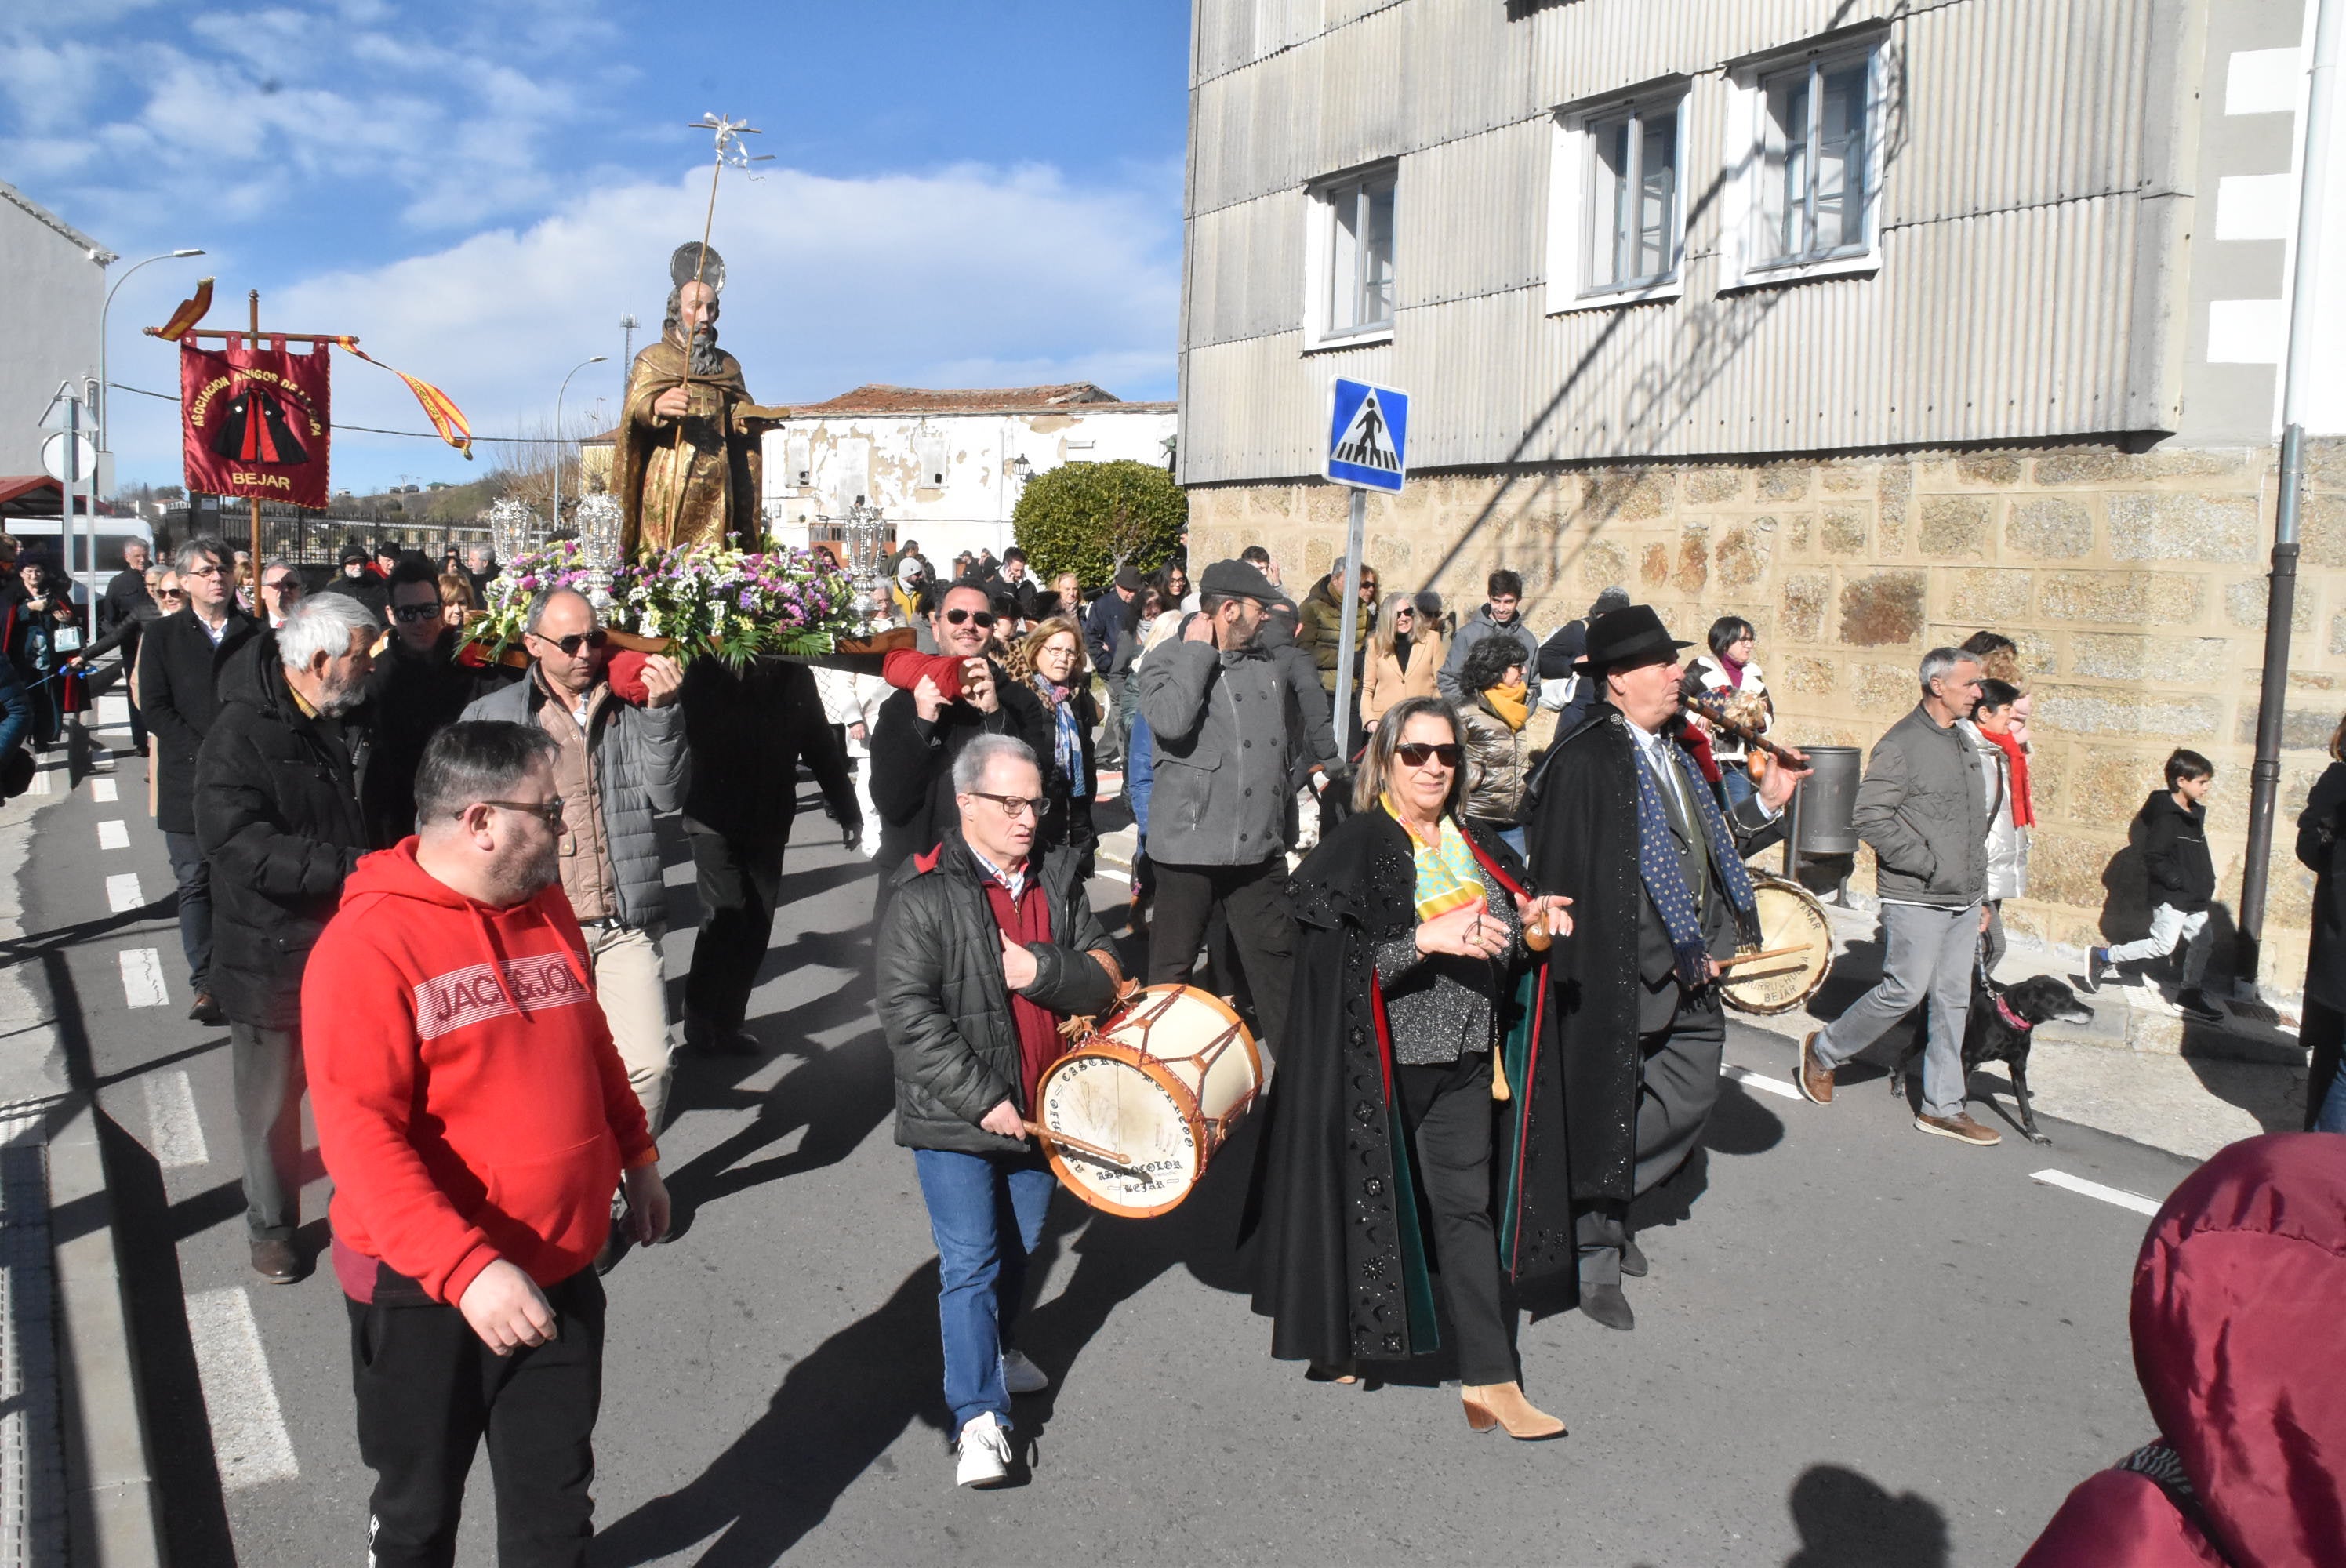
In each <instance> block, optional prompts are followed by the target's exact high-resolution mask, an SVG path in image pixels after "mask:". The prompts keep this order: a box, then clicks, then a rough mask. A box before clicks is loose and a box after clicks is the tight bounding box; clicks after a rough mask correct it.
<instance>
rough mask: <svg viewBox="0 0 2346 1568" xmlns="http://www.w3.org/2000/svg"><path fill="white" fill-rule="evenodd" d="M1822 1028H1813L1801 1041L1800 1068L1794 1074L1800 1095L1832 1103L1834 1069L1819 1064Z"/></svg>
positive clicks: (1824, 1102) (1822, 1102) (1824, 1103)
mask: <svg viewBox="0 0 2346 1568" xmlns="http://www.w3.org/2000/svg"><path fill="white" fill-rule="evenodd" d="M1821 1033H1823V1031H1822V1030H1819V1029H1811V1030H1810V1031H1809V1033H1808V1034H1807V1035H1806V1036H1805V1037H1804V1038H1803V1039H1802V1040H1801V1041H1800V1071H1799V1072H1798V1073H1796V1074H1793V1076H1794V1077H1795V1078H1796V1079H1797V1080H1798V1081H1799V1083H1800V1096H1801V1098H1803V1099H1806V1100H1810V1101H1813V1102H1814V1103H1815V1104H1817V1105H1831V1104H1832V1092H1833V1070H1832V1069H1831V1068H1830V1067H1820V1066H1818V1065H1817V1036H1818V1035H1819V1034H1821Z"/></svg>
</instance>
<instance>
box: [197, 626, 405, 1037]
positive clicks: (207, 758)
mask: <svg viewBox="0 0 2346 1568" xmlns="http://www.w3.org/2000/svg"><path fill="white" fill-rule="evenodd" d="M199 635H201V634H200V633H199ZM219 686H220V709H219V717H218V718H215V719H213V721H212V727H211V732H210V733H209V734H208V735H206V736H205V737H204V744H203V749H202V750H201V751H200V752H199V753H198V754H197V758H196V788H195V820H196V840H197V842H199V844H201V845H202V846H203V850H204V854H205V857H206V858H207V859H209V860H210V861H211V867H212V973H211V989H212V995H213V996H214V997H215V998H216V999H218V1001H219V1004H220V1008H221V1010H222V1011H223V1012H225V1013H227V1014H228V1015H229V1016H230V1018H232V1019H235V1020H236V1021H237V1022H239V1023H250V1024H255V1025H258V1026H259V1027H261V1028H264V1029H291V1028H294V1027H296V1026H298V1025H299V1024H300V1023H301V970H302V967H303V965H304V964H306V963H307V962H309V957H310V949H311V946H312V945H313V944H314V943H315V942H317V940H318V933H319V932H322V931H324V930H325V929H326V922H327V921H330V920H331V919H332V918H333V916H334V909H335V906H336V905H337V904H338V903H340V902H341V901H342V879H343V878H345V877H347V876H349V875H350V873H351V868H352V866H354V865H356V864H358V859H359V857H360V856H361V855H362V854H365V853H366V851H367V841H366V825H365V822H364V821H363V820H362V817H361V815H360V811H359V799H358V787H357V769H356V768H355V767H353V765H352V740H351V738H350V737H351V735H352V734H355V733H356V732H345V731H344V729H343V728H342V726H341V725H339V724H336V723H334V722H333V721H331V720H325V721H322V722H321V721H320V720H317V719H312V718H310V717H309V716H307V715H306V714H304V713H303V712H302V711H301V705H300V704H299V703H297V702H295V701H294V700H293V694H292V692H291V689H289V688H288V687H287V686H286V684H285V672H284V670H283V669H282V668H280V667H279V665H278V662H277V634H276V633H274V632H263V633H261V634H260V636H257V637H254V638H253V639H252V640H251V641H250V642H249V643H247V644H246V645H245V646H244V647H241V648H240V649H238V650H237V652H236V654H235V656H234V657H231V658H230V660H229V662H228V664H227V666H226V667H224V668H223V669H222V670H221V671H220V681H219Z"/></svg>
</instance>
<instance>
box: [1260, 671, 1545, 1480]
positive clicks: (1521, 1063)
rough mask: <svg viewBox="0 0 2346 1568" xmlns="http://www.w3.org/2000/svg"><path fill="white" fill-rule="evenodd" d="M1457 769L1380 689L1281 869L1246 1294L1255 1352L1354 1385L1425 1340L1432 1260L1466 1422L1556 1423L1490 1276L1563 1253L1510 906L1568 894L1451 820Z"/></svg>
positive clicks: (1525, 962) (1461, 788)
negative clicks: (1527, 1373)
mask: <svg viewBox="0 0 2346 1568" xmlns="http://www.w3.org/2000/svg"><path fill="white" fill-rule="evenodd" d="M1464 773H1465V769H1464V759H1463V756H1462V753H1461V749H1460V736H1459V726H1458V719H1457V715H1456V714H1455V712H1454V710H1453V709H1452V708H1451V707H1450V705H1449V704H1448V703H1446V702H1443V701H1442V700H1441V699H1440V698H1438V697H1412V698H1410V699H1409V700H1407V701H1405V702H1402V703H1398V704H1395V705H1394V707H1393V708H1392V709H1390V710H1389V711H1388V712H1387V713H1386V715H1385V718H1384V721H1383V722H1382V723H1381V724H1380V725H1378V727H1377V730H1376V734H1375V736H1374V738H1372V742H1371V744H1370V747H1369V751H1368V755H1367V757H1366V758H1365V759H1363V761H1362V768H1361V772H1360V777H1359V779H1358V781H1357V783H1356V784H1355V787H1354V798H1353V805H1354V813H1355V814H1354V815H1353V816H1352V818H1350V819H1349V820H1346V821H1345V822H1344V823H1343V825H1342V826H1341V827H1339V828H1337V829H1336V830H1334V831H1333V832H1331V834H1330V835H1329V837H1327V838H1326V839H1324V840H1321V844H1320V847H1319V848H1318V849H1317V850H1314V851H1313V852H1312V854H1311V857H1310V858H1309V859H1307V860H1305V861H1304V862H1303V864H1302V865H1301V867H1300V868H1298V870H1297V871H1296V874H1295V879H1294V891H1295V901H1296V918H1297V921H1298V928H1299V937H1298V942H1297V947H1296V964H1295V992H1294V997H1293V1001H1292V1003H1291V1007H1292V1013H1291V1019H1290V1028H1289V1031H1288V1033H1289V1037H1288V1038H1287V1039H1285V1040H1281V1041H1279V1042H1276V1043H1275V1044H1277V1046H1278V1047H1279V1059H1278V1072H1277V1074H1276V1076H1275V1077H1274V1079H1273V1080H1272V1084H1271V1091H1270V1105H1269V1108H1268V1112H1267V1117H1266V1125H1265V1126H1264V1128H1263V1152H1262V1182H1261V1186H1260V1188H1259V1189H1258V1195H1257V1196H1258V1199H1259V1202H1260V1211H1259V1214H1260V1223H1259V1227H1260V1239H1261V1248H1260V1256H1259V1258H1258V1272H1257V1275H1256V1284H1255V1291H1254V1309H1255V1310H1256V1311H1258V1312H1260V1313H1262V1314H1263V1315H1264V1316H1266V1317H1268V1318H1270V1319H1272V1320H1273V1327H1272V1330H1271V1354H1272V1355H1273V1356H1275V1357H1278V1358H1280V1359H1283V1360H1305V1361H1309V1362H1311V1365H1312V1370H1313V1372H1314V1374H1315V1375H1316V1376H1320V1377H1323V1378H1335V1379H1337V1380H1342V1381H1351V1380H1353V1379H1354V1377H1355V1376H1356V1375H1357V1373H1356V1370H1355V1369H1356V1365H1357V1363H1359V1362H1362V1361H1370V1360H1400V1359H1405V1358H1408V1357H1412V1356H1421V1355H1424V1354H1427V1353H1428V1352H1430V1351H1432V1350H1433V1349H1437V1348H1438V1346H1439V1343H1440V1339H1439V1333H1438V1331H1437V1329H1436V1327H1435V1319H1434V1310H1433V1289H1432V1285H1431V1280H1430V1278H1429V1269H1430V1268H1438V1270H1439V1272H1440V1274H1441V1276H1442V1284H1443V1298H1444V1304H1445V1305H1446V1306H1447V1307H1448V1308H1449V1319H1450V1325H1451V1329H1452V1331H1453V1333H1454V1335H1455V1337H1456V1339H1457V1341H1458V1362H1459V1376H1460V1380H1461V1382H1462V1384H1463V1387H1462V1390H1461V1393H1462V1395H1463V1397H1464V1403H1465V1414H1466V1420H1467V1422H1468V1424H1469V1425H1470V1426H1471V1427H1473V1428H1474V1430H1475V1431H1489V1430H1490V1429H1491V1428H1492V1427H1494V1426H1504V1427H1505V1429H1506V1430H1507V1431H1508V1432H1509V1433H1510V1434H1511V1435H1512V1436H1515V1437H1519V1438H1536V1437H1556V1436H1561V1435H1562V1434H1563V1431H1564V1423H1563V1422H1561V1421H1559V1420H1556V1418H1555V1417H1553V1416H1549V1415H1545V1414H1544V1413H1542V1412H1541V1411H1539V1410H1535V1409H1534V1408H1533V1407H1532V1405H1531V1403H1530V1402H1529V1401H1528V1400H1525V1397H1524V1393H1523V1389H1522V1385H1521V1383H1520V1381H1519V1379H1518V1374H1517V1371H1516V1368H1515V1352H1514V1349H1513V1346H1512V1342H1511V1338H1512V1337H1511V1336H1510V1334H1509V1332H1508V1319H1509V1318H1510V1317H1511V1312H1510V1310H1509V1309H1508V1308H1506V1306H1505V1304H1504V1303H1503V1298H1502V1294H1501V1284H1500V1277H1501V1275H1502V1273H1503V1272H1504V1273H1505V1274H1507V1275H1509V1276H1512V1277H1514V1278H1524V1277H1525V1276H1528V1275H1530V1274H1534V1273H1538V1272H1545V1271H1546V1270H1548V1269H1551V1268H1562V1267H1564V1266H1565V1265H1566V1264H1568V1263H1569V1262H1570V1261H1571V1259H1572V1255H1573V1248H1572V1240H1571V1238H1572V1222H1571V1214H1570V1205H1569V1200H1568V1194H1567V1191H1566V1173H1565V1165H1564V1148H1563V1143H1562V1131H1561V1129H1562V1125H1563V1124H1562V1115H1561V1114H1562V1109H1563V1103H1562V1099H1561V1096H1560V1094H1559V1092H1558V1089H1557V1082H1558V1075H1557V1073H1556V1064H1555V1063H1554V1061H1553V1051H1552V1049H1551V1050H1547V1051H1543V1049H1542V1047H1541V1043H1540V1035H1541V1033H1542V1031H1543V1030H1544V1029H1545V1027H1546V1024H1545V1019H1544V1018H1543V1016H1542V1014H1543V1012H1544V1009H1543V1008H1542V1006H1541V998H1542V997H1543V996H1544V995H1545V991H1546V980H1545V962H1543V961H1541V960H1540V958H1539V955H1538V954H1537V953H1535V952H1532V951H1530V950H1529V949H1528V948H1527V946H1526V944H1525V922H1526V921H1529V922H1530V923H1531V924H1532V925H1533V927H1534V936H1533V940H1534V941H1535V942H1541V945H1542V946H1545V942H1544V941H1542V937H1541V933H1540V928H1541V927H1543V926H1545V927H1546V928H1548V929H1549V930H1551V931H1552V932H1554V933H1555V934H1557V935H1561V934H1563V933H1565V932H1569V931H1570V929H1571V920H1570V917H1569V916H1568V915H1567V914H1566V912H1565V910H1564V906H1565V905H1566V904H1567V903H1569V902H1570V901H1569V900H1567V899H1560V898H1534V897H1532V896H1531V892H1530V880H1529V878H1528V877H1527V876H1526V875H1525V871H1524V867H1523V862H1522V861H1521V860H1518V859H1517V858H1516V856H1515V853H1514V852H1513V851H1512V850H1509V849H1508V848H1507V847H1506V846H1505V844H1503V843H1501V842H1500V841H1499V840H1497V838H1495V837H1494V836H1493V835H1491V834H1490V833H1489V832H1487V831H1486V830H1483V829H1480V828H1477V827H1474V826H1471V825H1469V824H1467V823H1466V822H1465V821H1464V820H1463V819H1462V818H1461V817H1460V816H1459V814H1458V809H1459V805H1460V802H1461V800H1462V799H1463V797H1464V793H1465V782H1466V780H1465V777H1464ZM1494 1124H1496V1125H1495V1129H1494ZM1494 1215H1495V1222H1494ZM1429 1244H1430V1245H1429Z"/></svg>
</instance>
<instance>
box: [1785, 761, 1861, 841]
mask: <svg viewBox="0 0 2346 1568" xmlns="http://www.w3.org/2000/svg"><path fill="white" fill-rule="evenodd" d="M1800 749H1801V750H1803V751H1805V752H1807V753H1808V754H1809V769H1810V774H1809V778H1808V779H1807V780H1806V781H1805V782H1804V783H1802V784H1801V786H1800V795H1799V797H1798V803H1797V807H1796V820H1795V821H1794V823H1793V834H1794V839H1793V848H1794V850H1795V852H1796V853H1798V854H1800V855H1804V856H1806V855H1854V854H1856V853H1857V828H1856V825H1855V818H1856V815H1857V786H1858V781H1859V780H1860V779H1862V778H1863V777H1864V775H1865V753H1864V751H1863V750H1862V749H1861V748H1858V747H1855V746H1803V747H1802V748H1800Z"/></svg>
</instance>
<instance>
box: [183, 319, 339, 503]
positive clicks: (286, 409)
mask: <svg viewBox="0 0 2346 1568" xmlns="http://www.w3.org/2000/svg"><path fill="white" fill-rule="evenodd" d="M326 352H327V345H326V344H325V343H322V342H321V343H320V344H319V345H318V346H317V349H316V351H314V352H311V353H307V354H295V353H289V352H288V351H286V350H285V348H284V347H283V345H282V344H281V343H280V344H278V345H276V346H272V347H270V348H265V349H249V348H244V347H242V346H236V347H231V348H227V349H222V350H219V351H211V350H207V349H199V348H197V347H195V346H194V345H193V344H192V343H186V342H183V343H181V344H180V346H179V407H180V410H181V412H182V414H183V416H184V424H185V431H184V435H185V440H184V442H183V444H184V446H185V448H186V452H187V469H188V488H189V490H191V491H201V492H203V493H204V494H207V495H235V496H247V495H257V496H259V497H260V498H261V499H262V500H264V501H282V502H285V503H286V504H289V505H293V506H302V507H308V508H311V509H312V510H317V511H323V510H324V509H325V505H326V456H327V446H328V442H329V438H330V437H331V433H332V428H333V427H332V425H331V423H330V420H329V417H328V393H329V389H330V387H331V382H332V375H331V371H330V369H329V367H328V364H327V361H326Z"/></svg>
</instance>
